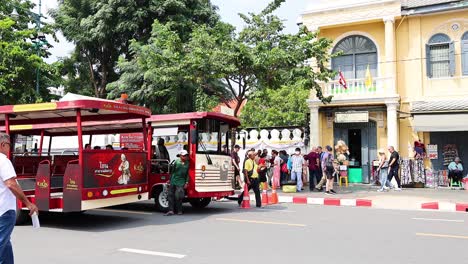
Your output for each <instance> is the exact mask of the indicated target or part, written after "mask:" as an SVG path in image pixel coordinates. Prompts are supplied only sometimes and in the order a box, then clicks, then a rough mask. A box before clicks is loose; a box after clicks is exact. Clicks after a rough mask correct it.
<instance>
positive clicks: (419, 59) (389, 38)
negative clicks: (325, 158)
mask: <svg viewBox="0 0 468 264" xmlns="http://www.w3.org/2000/svg"><path fill="white" fill-rule="evenodd" d="M298 21H300V23H303V24H304V25H305V26H306V27H307V28H308V29H309V30H311V31H315V30H319V32H320V33H319V34H320V36H321V37H326V38H330V39H332V40H333V45H332V49H331V50H330V53H336V54H339V56H337V57H335V58H333V59H332V61H331V65H330V67H331V68H332V69H334V70H335V71H337V72H341V74H342V75H343V77H344V80H345V81H346V87H344V85H343V84H342V83H341V84H340V82H339V75H337V77H336V80H332V81H331V82H328V83H323V84H322V91H323V93H324V94H325V95H333V100H332V102H331V103H330V104H326V105H325V104H323V103H321V102H320V101H319V100H318V99H316V98H315V95H314V94H311V97H310V99H309V100H308V104H309V107H310V124H311V128H310V129H311V144H312V145H313V146H317V145H322V146H323V145H331V146H333V145H335V144H336V142H337V141H338V140H340V139H342V140H344V141H345V142H347V143H348V145H349V147H350V150H351V155H350V159H351V162H352V164H354V165H355V166H356V167H360V168H362V174H363V182H367V181H369V178H370V177H369V176H370V173H371V166H372V161H373V160H375V159H377V150H378V149H380V148H384V149H387V147H388V146H395V148H396V149H397V150H398V151H399V152H400V154H401V156H402V157H404V158H414V155H415V147H414V143H415V141H418V140H420V141H421V142H422V143H424V144H425V145H426V146H427V145H431V146H430V149H431V154H432V155H433V156H432V158H433V159H432V160H429V159H427V160H426V165H432V166H433V167H434V168H436V169H442V168H443V167H444V166H446V163H447V159H448V156H446V153H445V151H446V150H447V147H448V148H450V149H452V148H451V147H450V146H455V150H456V155H458V156H461V158H462V160H463V159H464V158H465V161H468V151H465V150H463V147H464V146H463V145H464V144H465V142H466V144H467V146H468V140H465V139H464V138H465V137H466V136H464V134H466V135H468V133H467V132H466V131H468V96H467V95H468V1H449V0H439V1H437V0H402V1H394V0H379V1H376V0H371V1H363V0H350V1H333V0H329V1H322V2H321V3H319V4H316V2H314V5H313V6H311V7H310V8H309V9H308V10H306V11H304V12H303V14H301V17H300V20H298ZM467 138H468V137H467ZM434 145H435V149H434ZM434 153H437V155H436V156H434ZM465 153H466V154H465Z"/></svg>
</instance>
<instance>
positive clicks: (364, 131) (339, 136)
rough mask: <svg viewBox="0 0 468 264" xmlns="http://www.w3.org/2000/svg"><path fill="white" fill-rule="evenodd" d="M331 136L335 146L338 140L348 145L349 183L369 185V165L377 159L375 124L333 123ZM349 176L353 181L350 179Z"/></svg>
mask: <svg viewBox="0 0 468 264" xmlns="http://www.w3.org/2000/svg"><path fill="white" fill-rule="evenodd" d="M333 134H334V144H335V145H336V143H337V142H338V140H344V141H345V142H346V144H348V147H349V152H350V155H349V161H350V164H349V169H350V171H349V173H350V181H353V182H362V183H369V182H370V175H371V164H372V161H373V160H375V159H377V127H376V123H375V122H374V121H369V122H366V123H334V133H333ZM351 174H352V175H351ZM351 176H352V177H353V179H351ZM359 176H360V179H359ZM356 177H357V178H356Z"/></svg>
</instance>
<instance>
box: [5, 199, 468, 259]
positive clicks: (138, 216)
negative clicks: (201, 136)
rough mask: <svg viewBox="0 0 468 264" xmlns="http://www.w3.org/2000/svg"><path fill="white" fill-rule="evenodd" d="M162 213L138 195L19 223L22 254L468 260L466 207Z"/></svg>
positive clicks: (213, 208) (17, 245)
mask: <svg viewBox="0 0 468 264" xmlns="http://www.w3.org/2000/svg"><path fill="white" fill-rule="evenodd" d="M185 210H186V213H185V214H184V215H183V216H171V217H165V216H163V215H162V214H160V213H155V212H153V211H152V208H151V204H149V203H138V204H132V205H127V206H120V207H117V208H111V209H105V210H92V211H88V212H86V213H84V214H83V215H63V214H47V215H46V214H42V215H41V216H40V219H41V225H42V227H41V228H39V229H33V228H32V227H31V226H18V227H16V228H15V230H14V233H13V238H12V241H13V246H14V252H15V259H16V263H20V264H21V263H34V264H38V263H48V264H49V263H70V264H71V263H80V264H83V263H112V264H118V263H138V264H140V263H141V264H143V263H196V264H199V263H200V264H204V263H217V264H218V263H222V264H228V263H236V264H239V263H268V264H275V263H291V264H292V263H294V264H299V263H339V264H343V263H347V264H348V263H351V264H354V263H356V264H358V263H359V264H366V263H369V264H370V263H372V264H374V263H379V264H385V263H389V264H390V263H392V264H394V263H405V264H410V263H424V264H429V263H437V264H440V263H448V262H451V263H468V260H467V259H468V257H466V254H465V253H464V252H467V250H468V214H464V213H441V212H421V211H395V210H379V209H372V208H349V207H323V206H321V207H319V206H308V205H293V204H288V205H276V206H271V207H268V208H267V209H249V210H241V209H238V208H237V206H236V204H235V203H233V202H227V203H213V204H211V205H210V206H209V207H208V208H206V209H205V210H203V211H195V210H194V209H192V208H191V207H189V206H187V207H185Z"/></svg>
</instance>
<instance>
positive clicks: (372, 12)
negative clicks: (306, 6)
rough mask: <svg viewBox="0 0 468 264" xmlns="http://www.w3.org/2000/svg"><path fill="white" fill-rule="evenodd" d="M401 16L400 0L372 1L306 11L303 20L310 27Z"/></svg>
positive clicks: (390, 18) (388, 19) (391, 18)
mask: <svg viewBox="0 0 468 264" xmlns="http://www.w3.org/2000/svg"><path fill="white" fill-rule="evenodd" d="M400 16H401V4H400V1H393V0H392V1H370V2H366V3H365V4H363V3H359V4H355V5H354V6H352V7H347V5H343V6H339V7H334V8H330V9H327V10H321V11H314V12H309V13H304V14H303V15H302V21H303V23H304V25H305V26H307V28H308V29H315V28H321V27H333V26H338V25H343V24H352V23H365V22H370V21H382V22H383V20H384V19H385V20H387V21H390V20H394V19H395V18H399V17H400Z"/></svg>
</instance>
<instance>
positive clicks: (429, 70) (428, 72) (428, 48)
mask: <svg viewBox="0 0 468 264" xmlns="http://www.w3.org/2000/svg"><path fill="white" fill-rule="evenodd" d="M426 75H427V77H429V78H432V64H431V46H430V45H429V44H426Z"/></svg>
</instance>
